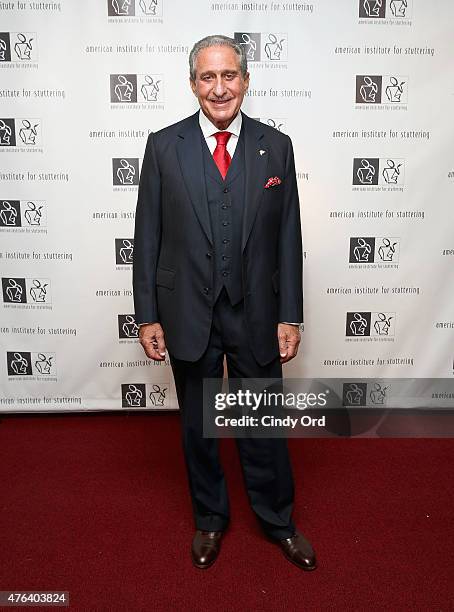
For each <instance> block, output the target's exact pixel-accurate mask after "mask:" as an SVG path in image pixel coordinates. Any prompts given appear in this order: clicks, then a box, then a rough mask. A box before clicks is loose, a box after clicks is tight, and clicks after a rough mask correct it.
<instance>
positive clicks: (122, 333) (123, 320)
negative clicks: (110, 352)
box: [118, 314, 139, 341]
mask: <svg viewBox="0 0 454 612" xmlns="http://www.w3.org/2000/svg"><path fill="white" fill-rule="evenodd" d="M138 337H139V326H138V325H137V323H136V320H135V317H134V315H133V314H119V315H118V338H119V339H120V340H121V341H125V340H137V338H138Z"/></svg>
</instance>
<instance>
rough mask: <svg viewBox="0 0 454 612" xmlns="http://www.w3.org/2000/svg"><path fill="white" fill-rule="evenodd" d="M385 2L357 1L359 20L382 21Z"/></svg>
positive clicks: (376, 0)
mask: <svg viewBox="0 0 454 612" xmlns="http://www.w3.org/2000/svg"><path fill="white" fill-rule="evenodd" d="M385 16H386V0H359V17H360V19H384V18H385Z"/></svg>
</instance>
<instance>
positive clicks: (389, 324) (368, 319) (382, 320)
mask: <svg viewBox="0 0 454 612" xmlns="http://www.w3.org/2000/svg"><path fill="white" fill-rule="evenodd" d="M395 322H396V314H395V313H394V312H359V311H354V312H347V317H346V329H345V335H346V336H347V338H349V339H352V338H355V339H362V338H371V339H374V340H385V339H386V340H388V339H389V340H394V329H395Z"/></svg>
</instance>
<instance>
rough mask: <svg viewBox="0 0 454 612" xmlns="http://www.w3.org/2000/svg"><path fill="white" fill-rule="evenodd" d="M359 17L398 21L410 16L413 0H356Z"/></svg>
mask: <svg viewBox="0 0 454 612" xmlns="http://www.w3.org/2000/svg"><path fill="white" fill-rule="evenodd" d="M358 4H359V13H358V14H359V18H360V19H366V20H369V21H370V20H372V21H373V20H382V19H388V20H389V21H391V22H392V21H399V22H401V21H402V20H405V19H408V18H409V17H411V9H412V4H413V0H358Z"/></svg>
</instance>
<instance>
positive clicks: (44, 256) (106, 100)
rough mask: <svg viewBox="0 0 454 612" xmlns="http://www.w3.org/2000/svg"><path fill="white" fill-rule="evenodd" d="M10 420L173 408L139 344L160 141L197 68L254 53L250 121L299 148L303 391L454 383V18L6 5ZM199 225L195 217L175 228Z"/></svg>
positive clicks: (71, 3) (387, 6) (272, 9)
mask: <svg viewBox="0 0 454 612" xmlns="http://www.w3.org/2000/svg"><path fill="white" fill-rule="evenodd" d="M0 22H1V26H0V109H1V110H0V241H1V245H0V267H1V283H2V288H1V305H0V306H1V307H0V315H1V324H0V337H1V345H2V348H1V354H0V385H1V398H0V410H1V411H5V412H20V411H24V412H25V411H27V412H29V411H37V412H49V411H84V410H104V409H118V410H122V409H130V408H134V409H138V410H139V409H149V408H155V409H174V408H176V407H177V403H176V397H175V391H174V387H173V379H172V373H171V369H170V366H169V363H168V361H166V362H163V363H155V362H153V361H150V360H148V359H147V358H146V357H145V355H144V353H143V351H142V349H141V347H140V345H139V344H138V341H137V332H138V328H137V325H136V323H135V320H134V313H133V300H132V291H131V262H132V254H133V249H134V241H133V229H134V211H135V204H136V198H137V189H138V182H139V174H140V170H141V163H142V156H143V153H144V147H145V143H146V139H147V135H148V133H149V132H151V131H156V130H158V129H160V128H162V127H164V126H166V125H169V124H171V123H173V122H175V121H178V120H179V119H182V118H183V117H185V116H187V115H189V114H191V113H193V112H194V111H195V110H196V108H197V101H196V100H195V98H194V96H193V95H192V93H191V92H190V88H189V83H188V53H189V51H190V49H191V47H192V45H193V43H194V42H195V41H196V40H198V39H200V38H202V37H203V36H206V35H207V34H214V33H222V34H226V35H230V36H232V37H234V38H235V39H236V40H237V41H238V42H239V43H240V44H242V45H244V46H245V48H246V50H247V55H248V58H249V68H250V74H251V87H250V90H249V93H248V95H247V97H246V99H245V103H244V110H245V112H246V113H248V114H249V115H250V116H252V117H254V118H257V119H258V120H260V121H263V122H265V123H267V124H269V125H272V126H273V127H275V128H276V129H278V130H281V131H282V132H285V133H288V134H289V135H290V136H291V137H292V140H293V143H294V148H295V156H296V165H297V173H298V182H299V190H300V198H301V210H302V221H303V241H304V251H305V275H304V291H305V331H304V334H303V339H302V345H301V356H300V357H298V358H297V359H296V360H295V361H294V362H292V363H291V364H289V365H288V366H286V368H285V374H286V375H287V376H290V377H293V378H295V377H320V378H338V379H342V378H348V379H354V378H355V377H357V378H366V379H370V380H374V379H381V378H399V379H402V378H407V379H408V378H417V379H422V378H425V379H429V378H439V379H442V378H444V379H447V378H450V377H453V373H454V371H453V368H454V364H453V359H454V346H453V337H454V300H453V291H454V289H453V288H454V274H453V263H454V230H453V227H454V205H453V194H454V151H453V147H452V143H453V141H454V122H453V119H452V109H453V102H454V83H453V71H452V69H453V52H454V36H453V23H454V3H453V2H451V0H434V1H433V2H427V1H425V0H343V1H342V2H339V1H337V0H324V1H322V0H320V1H314V2H304V1H295V2H291V1H268V2H209V1H206V0H193V1H192V2H184V1H183V0H181V1H179V0H91V1H90V2H89V1H88V0H78V1H75V0H67V1H61V2H45V1H43V2H41V1H28V0H27V1H23V2H22V1H19V0H12V1H0ZM175 223H178V219H175Z"/></svg>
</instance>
